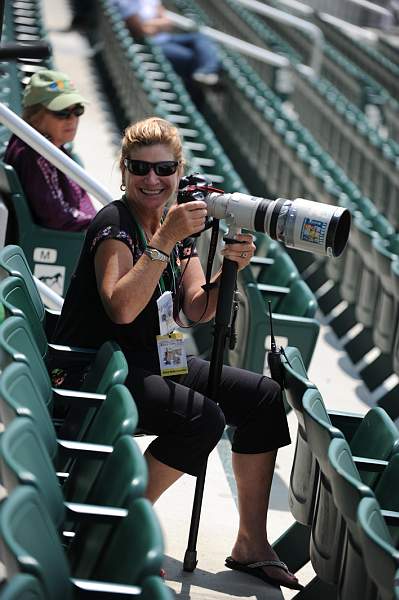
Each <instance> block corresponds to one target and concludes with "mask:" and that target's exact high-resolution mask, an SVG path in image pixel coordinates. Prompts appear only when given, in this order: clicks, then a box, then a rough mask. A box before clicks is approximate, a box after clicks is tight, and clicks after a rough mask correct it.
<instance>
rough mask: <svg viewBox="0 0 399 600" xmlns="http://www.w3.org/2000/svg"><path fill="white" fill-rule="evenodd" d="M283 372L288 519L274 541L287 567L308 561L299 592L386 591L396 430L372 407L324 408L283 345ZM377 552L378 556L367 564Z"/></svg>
mask: <svg viewBox="0 0 399 600" xmlns="http://www.w3.org/2000/svg"><path fill="white" fill-rule="evenodd" d="M283 374H284V387H285V396H286V400H287V402H288V403H289V404H290V406H291V407H292V408H293V410H294V411H295V414H296V416H297V419H298V434H297V442H296V450H295V456H294V463H293V466H292V471H291V479H290V490H289V501H290V509H291V512H292V514H293V516H294V518H295V523H294V525H293V526H291V527H290V528H289V529H288V530H287V531H286V532H285V533H284V534H283V535H282V536H281V537H280V538H279V539H278V540H277V541H276V542H275V544H274V547H275V549H276V551H277V552H278V553H279V555H280V556H284V559H285V560H287V562H288V564H289V566H290V568H291V570H294V571H296V570H299V569H300V568H301V567H303V566H304V565H305V564H306V563H307V562H308V561H309V560H310V561H311V563H312V567H313V569H314V571H315V577H314V579H312V580H311V582H310V583H309V584H308V585H307V586H306V588H305V591H304V592H303V594H304V595H307V593H309V594H310V593H311V594H314V595H315V596H314V597H324V596H326V597H329V598H340V599H341V600H346V599H348V600H350V599H352V598H362V597H365V598H367V599H368V600H376V599H377V598H380V597H383V598H390V599H391V598H393V597H394V594H395V585H396V584H395V571H396V569H397V566H398V563H397V550H396V549H395V548H396V546H397V542H398V531H399V530H398V529H397V525H398V524H399V521H398V517H399V512H394V511H397V510H398V499H397V495H396V494H395V493H393V490H394V489H395V488H396V486H397V484H398V477H399V454H398V450H399V433H398V430H397V428H396V426H395V424H394V423H393V421H392V420H391V419H390V418H389V417H388V415H387V414H386V413H385V411H384V410H383V409H381V408H379V407H377V408H372V409H370V410H369V411H368V412H367V413H366V414H365V415H356V414H352V413H343V412H339V411H335V410H332V411H331V410H328V409H327V408H326V405H325V403H324V401H323V398H322V396H321V395H320V392H319V390H318V389H317V387H316V385H315V384H314V383H312V382H311V381H309V379H308V378H307V373H306V370H305V368H304V365H303V361H302V359H301V355H300V353H298V350H297V349H295V348H287V349H286V355H285V357H284V359H283ZM331 392H332V393H333V390H331ZM369 503H370V504H369ZM371 514H373V515H374V518H373V519H372V518H371V517H370V515H371ZM377 514H378V516H376V515H377ZM385 516H386V517H387V518H389V521H387V523H385V522H384V517H385ZM373 520H374V523H373ZM377 523H378V525H377ZM388 527H389V530H388ZM293 547H295V551H294V552H293V551H292V548H293ZM377 555H379V556H380V559H381V564H380V565H379V568H378V569H377V568H373V569H371V570H370V569H369V564H370V562H371V561H372V560H373V559H374V558H375V557H376V556H377ZM381 569H382V571H383V572H384V574H385V576H386V578H385V579H384V580H383V579H382V577H381V576H380V575H377V572H381Z"/></svg>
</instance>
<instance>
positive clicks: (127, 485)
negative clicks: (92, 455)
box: [65, 435, 147, 573]
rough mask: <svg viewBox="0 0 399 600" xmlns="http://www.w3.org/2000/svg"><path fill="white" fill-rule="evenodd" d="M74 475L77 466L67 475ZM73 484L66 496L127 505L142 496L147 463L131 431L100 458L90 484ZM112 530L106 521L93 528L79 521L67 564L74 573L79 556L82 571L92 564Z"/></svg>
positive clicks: (70, 477) (97, 502)
mask: <svg viewBox="0 0 399 600" xmlns="http://www.w3.org/2000/svg"><path fill="white" fill-rule="evenodd" d="M76 478H81V473H80V472H79V468H78V473H77V474H76V473H75V469H74V468H72V469H71V473H70V476H69V479H75V480H76ZM111 482H112V484H111ZM71 487H72V486H71ZM76 487H77V488H78V489H75V490H73V491H74V492H75V494H74V495H72V497H71V498H70V497H69V496H70V494H69V493H68V492H70V490H66V491H65V492H66V494H65V495H66V497H67V499H68V500H70V499H72V500H75V501H78V502H87V503H88V504H99V505H101V506H117V507H123V508H128V506H129V504H130V502H131V501H132V500H134V499H135V498H139V497H142V496H143V495H144V492H145V489H146V487H147V464H146V462H145V459H144V457H143V454H142V452H141V451H140V448H139V447H138V445H137V444H136V442H135V440H134V439H133V438H132V437H131V436H130V435H123V436H122V437H120V438H119V439H118V441H117V442H116V444H115V446H114V450H113V452H112V454H111V455H110V456H109V457H108V458H107V459H106V460H105V461H103V463H102V465H101V468H100V470H99V473H98V476H97V478H96V480H95V481H94V482H93V485H92V486H91V487H90V486H89V485H87V486H86V489H83V488H84V482H82V481H81V482H80V486H76ZM76 492H80V495H78V494H77V493H76ZM111 530H112V525H111V524H110V523H105V522H104V523H96V525H95V528H93V525H92V524H90V523H85V522H82V523H80V524H79V527H78V528H77V530H76V533H75V537H74V539H73V541H72V543H71V545H70V547H69V549H68V558H69V564H70V565H71V568H72V571H73V572H74V573H77V572H79V569H80V564H81V562H82V560H83V558H82V557H85V558H84V564H85V567H84V568H85V572H87V571H90V570H91V569H92V568H93V567H94V565H95V564H96V561H97V559H98V557H99V552H100V550H101V548H103V546H104V544H105V543H106V540H107V539H108V537H109V535H110V533H111Z"/></svg>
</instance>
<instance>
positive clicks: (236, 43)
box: [166, 10, 291, 68]
mask: <svg viewBox="0 0 399 600" xmlns="http://www.w3.org/2000/svg"><path fill="white" fill-rule="evenodd" d="M166 14H167V16H168V17H169V18H170V20H171V21H172V22H173V23H175V25H178V26H179V27H181V28H182V29H186V30H188V31H193V30H198V31H201V33H204V34H205V35H207V36H208V37H209V38H212V39H214V40H215V41H216V42H219V43H220V44H223V45H225V46H229V47H230V48H233V49H234V50H237V51H238V52H241V53H242V54H246V55H247V56H251V57H252V58H256V59H257V60H259V61H260V62H265V63H268V64H271V65H274V66H275V67H285V68H288V67H290V65H291V63H290V61H289V60H288V58H286V57H285V56H281V54H276V52H270V51H269V50H266V49H265V48H261V47H260V46H256V45H255V44H250V43H249V42H245V41H244V40H240V39H239V38H236V37H234V36H233V35H229V34H228V33H224V32H223V31H219V30H218V29H214V28H213V27H208V26H207V25H201V26H199V27H198V24H197V23H196V22H195V21H193V20H192V19H189V18H188V17H183V16H182V15H178V14H177V13H174V12H172V11H170V10H167V11H166Z"/></svg>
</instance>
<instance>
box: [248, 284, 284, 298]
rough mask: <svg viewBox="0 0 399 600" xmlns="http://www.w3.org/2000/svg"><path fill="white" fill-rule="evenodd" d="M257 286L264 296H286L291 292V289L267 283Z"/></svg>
mask: <svg viewBox="0 0 399 600" xmlns="http://www.w3.org/2000/svg"><path fill="white" fill-rule="evenodd" d="M256 285H257V287H258V289H259V291H260V292H262V294H263V295H266V294H269V295H273V296H285V295H287V294H288V293H289V291H290V288H289V287H285V286H283V285H268V284H266V283H257V284H256Z"/></svg>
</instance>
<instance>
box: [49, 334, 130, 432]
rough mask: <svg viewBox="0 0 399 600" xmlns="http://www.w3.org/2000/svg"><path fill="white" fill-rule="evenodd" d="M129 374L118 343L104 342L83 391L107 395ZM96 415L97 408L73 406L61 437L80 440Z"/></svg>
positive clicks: (84, 383)
mask: <svg viewBox="0 0 399 600" xmlns="http://www.w3.org/2000/svg"><path fill="white" fill-rule="evenodd" d="M127 374H128V364H127V361H126V358H125V355H124V354H123V352H122V350H121V349H120V347H119V345H118V344H117V343H116V342H111V341H109V342H104V344H102V346H101V347H100V348H99V349H98V351H97V352H96V354H95V358H94V361H93V362H92V363H91V365H90V369H89V370H88V372H87V374H86V376H85V379H84V382H83V385H82V391H86V392H95V393H97V394H106V393H107V392H108V390H110V389H111V388H112V387H114V386H115V385H117V384H123V383H124V382H125V380H126V377H127ZM95 414H96V409H95V408H87V407H84V405H83V404H82V405H81V406H73V407H71V408H70V410H69V411H68V419H67V420H66V421H65V423H64V425H63V426H62V428H61V429H60V437H63V438H65V439H75V440H80V439H82V436H83V435H84V433H85V432H86V431H87V429H88V427H89V426H90V425H91V423H92V421H93V419H94V416H95Z"/></svg>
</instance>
